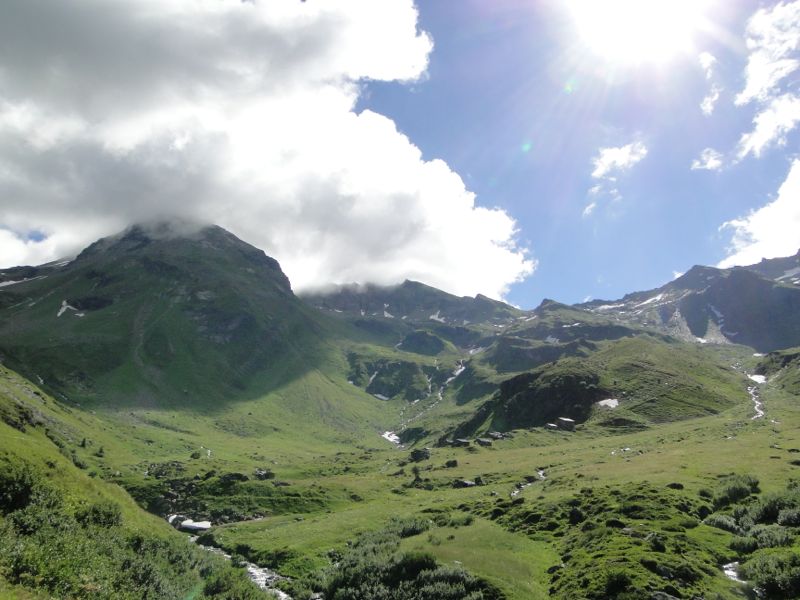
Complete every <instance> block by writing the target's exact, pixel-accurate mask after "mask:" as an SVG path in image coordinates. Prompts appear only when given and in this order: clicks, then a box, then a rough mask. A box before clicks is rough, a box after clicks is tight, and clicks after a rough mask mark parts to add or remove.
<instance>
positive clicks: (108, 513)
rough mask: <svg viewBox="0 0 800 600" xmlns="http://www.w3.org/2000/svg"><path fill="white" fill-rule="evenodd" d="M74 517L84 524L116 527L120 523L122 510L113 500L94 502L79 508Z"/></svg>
mask: <svg viewBox="0 0 800 600" xmlns="http://www.w3.org/2000/svg"><path fill="white" fill-rule="evenodd" d="M75 519H76V520H77V521H78V523H80V524H81V525H84V526H90V525H97V526H99V527H116V526H117V525H120V524H121V523H122V510H121V509H120V507H119V505H118V504H115V503H114V502H108V501H105V502H96V503H95V504H90V505H89V506H87V507H85V508H81V509H79V510H78V511H77V512H76V513H75Z"/></svg>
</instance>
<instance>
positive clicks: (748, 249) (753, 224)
mask: <svg viewBox="0 0 800 600" xmlns="http://www.w3.org/2000/svg"><path fill="white" fill-rule="evenodd" d="M721 229H722V230H730V231H732V234H733V236H732V240H731V246H730V248H729V254H728V256H727V257H726V258H725V259H724V260H723V261H722V262H720V263H719V266H720V267H723V268H725V267H732V266H734V265H750V264H754V263H757V262H759V261H760V260H761V259H762V258H775V257H779V256H791V255H793V254H795V253H796V252H797V250H798V248H800V160H795V161H794V162H793V163H792V165H791V168H790V170H789V174H788V176H787V177H786V180H785V181H784V182H783V184H782V185H781V187H780V189H779V190H778V195H777V197H776V198H775V199H774V200H773V201H772V202H770V203H768V204H766V205H765V206H762V207H761V208H759V209H757V210H755V211H753V212H751V213H750V214H748V215H747V216H744V217H741V218H739V219H735V220H733V221H728V222H727V223H724V224H723V225H722V227H721Z"/></svg>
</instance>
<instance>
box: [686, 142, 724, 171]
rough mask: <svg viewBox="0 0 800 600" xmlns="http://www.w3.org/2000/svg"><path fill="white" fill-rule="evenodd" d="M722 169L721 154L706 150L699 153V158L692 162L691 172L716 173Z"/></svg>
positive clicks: (710, 149)
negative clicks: (704, 171)
mask: <svg viewBox="0 0 800 600" xmlns="http://www.w3.org/2000/svg"><path fill="white" fill-rule="evenodd" d="M721 168H722V154H720V153H719V152H717V151H716V150H714V149H713V148H706V149H705V150H703V151H702V152H701V153H700V158H696V159H694V160H693V161H692V170H693V171H696V170H706V171H718V170H719V169H721Z"/></svg>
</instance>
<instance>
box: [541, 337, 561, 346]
mask: <svg viewBox="0 0 800 600" xmlns="http://www.w3.org/2000/svg"><path fill="white" fill-rule="evenodd" d="M544 341H545V342H547V343H548V344H557V343H558V341H559V340H558V338H557V337H553V336H552V335H548V336H547V337H546V338H544Z"/></svg>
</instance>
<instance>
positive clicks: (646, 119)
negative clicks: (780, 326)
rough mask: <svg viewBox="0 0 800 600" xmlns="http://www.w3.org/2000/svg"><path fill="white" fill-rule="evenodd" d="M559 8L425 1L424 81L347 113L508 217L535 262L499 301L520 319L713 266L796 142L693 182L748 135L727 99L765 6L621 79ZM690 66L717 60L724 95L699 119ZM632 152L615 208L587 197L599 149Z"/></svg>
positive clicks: (701, 86)
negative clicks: (699, 166)
mask: <svg viewBox="0 0 800 600" xmlns="http://www.w3.org/2000/svg"><path fill="white" fill-rule="evenodd" d="M564 4H565V3H563V2H521V1H518V0H501V1H496V2H495V1H493V2H482V1H479V0H465V1H462V2H459V3H458V9H457V10H454V3H453V2H449V1H447V0H424V1H422V2H420V3H419V5H418V6H419V11H420V24H421V27H422V28H423V29H424V30H426V31H428V32H430V33H431V35H432V37H433V40H434V50H433V53H432V54H431V57H430V64H429V67H428V77H427V78H426V79H425V80H423V81H421V82H417V83H414V84H412V85H407V84H403V83H399V82H386V83H384V82H378V83H370V84H368V85H367V93H366V94H364V95H363V96H362V98H361V100H360V105H359V106H360V107H362V108H369V109H371V110H374V111H376V112H379V113H382V114H385V115H387V116H389V117H391V118H392V119H394V121H395V122H396V123H397V125H398V127H399V129H400V130H401V131H402V132H403V133H405V134H406V135H408V136H409V137H410V138H411V139H412V140H413V141H414V143H415V144H416V145H417V146H419V148H420V149H421V150H422V152H423V154H424V156H425V157H426V158H434V157H441V158H443V159H445V160H446V161H447V162H448V164H449V165H450V166H451V167H452V168H453V169H454V170H455V171H456V172H458V173H459V174H461V175H462V176H463V177H464V179H465V181H466V183H467V185H468V186H469V188H470V189H471V190H473V191H474V192H476V194H477V200H478V202H479V203H482V204H485V205H487V206H499V207H501V208H503V209H505V210H506V211H507V212H508V213H509V214H510V215H511V216H513V218H514V219H516V221H517V225H518V228H519V238H520V240H521V241H522V243H523V244H524V245H525V246H527V247H528V248H529V249H530V251H531V253H532V255H533V256H534V257H535V258H536V259H537V260H538V267H537V269H536V271H535V272H534V273H533V274H532V275H531V276H529V277H528V278H527V279H525V280H524V281H523V282H520V283H517V284H515V285H514V286H513V287H512V288H511V291H510V292H509V294H508V296H507V298H508V300H509V301H511V302H513V303H515V304H518V305H521V306H525V307H531V306H534V305H536V304H537V303H538V302H539V301H540V300H541V298H542V297H545V296H546V297H551V298H555V299H558V300H561V301H565V302H579V301H581V300H583V299H584V298H586V297H589V296H591V297H593V298H617V297H620V296H622V295H623V294H624V293H626V292H630V291H635V290H641V289H648V288H651V287H656V286H658V285H661V284H662V283H664V282H666V281H668V280H670V279H671V278H672V277H673V274H674V272H681V271H685V270H686V269H687V268H689V267H690V266H692V265H693V264H711V265H714V264H717V263H719V262H720V261H722V260H723V259H724V258H725V257H726V256H727V255H728V254H729V251H728V248H729V246H730V244H731V234H730V232H729V231H720V229H719V228H720V226H721V225H722V224H723V223H725V222H728V221H731V220H733V219H736V218H738V217H741V216H743V215H746V214H747V213H748V212H749V211H750V210H752V209H757V208H759V207H761V206H763V205H765V204H766V203H767V202H768V200H769V199H771V198H773V197H774V196H775V194H776V192H777V190H778V189H779V187H780V185H781V183H782V182H783V181H784V179H786V177H787V173H788V171H789V168H790V166H791V160H792V158H793V157H795V156H797V149H798V139H800V138H798V135H797V132H796V131H795V132H792V133H791V134H790V135H789V136H788V137H787V140H786V143H785V145H784V146H782V147H780V146H779V147H771V148H769V149H767V150H766V151H764V153H763V154H762V156H760V157H759V158H754V157H753V156H748V157H747V158H745V159H743V160H742V161H740V162H739V163H738V164H735V165H729V166H726V167H724V168H722V169H721V170H692V169H691V168H690V167H691V164H692V161H693V160H695V159H697V158H698V156H699V155H700V153H701V152H702V151H703V150H704V149H705V148H709V147H710V148H718V149H719V150H720V151H721V152H723V153H725V152H728V151H730V150H731V149H733V148H734V147H735V146H736V145H737V142H738V141H739V138H740V136H741V135H742V134H743V133H744V132H746V131H748V130H749V129H751V128H752V120H753V118H754V116H755V115H756V114H757V112H758V111H759V107H757V106H735V105H734V99H735V96H736V94H737V93H739V92H740V91H741V90H742V89H743V87H744V85H745V65H746V64H747V59H748V51H747V48H746V45H745V32H746V27H747V21H748V19H749V18H750V17H751V16H752V15H753V14H754V13H755V11H756V9H758V8H759V6H762V5H763V6H765V7H767V8H769V7H770V3H761V4H759V3H756V2H717V3H715V5H714V6H712V7H711V10H709V13H708V17H709V20H710V21H711V22H712V23H713V26H714V28H713V31H699V32H695V36H694V40H695V47H694V48H693V50H692V51H689V52H683V53H678V54H676V55H675V56H673V57H671V59H670V60H668V61H666V62H663V63H660V64H658V63H655V64H654V63H652V62H647V61H645V62H642V63H641V64H638V65H633V66H631V65H620V64H616V63H614V61H613V60H611V61H609V60H606V59H605V58H604V57H603V56H602V55H599V54H597V53H594V52H592V50H591V49H587V48H586V47H585V46H584V45H583V44H582V43H581V40H580V39H579V38H578V35H577V32H576V30H575V24H574V23H573V22H572V21H571V15H570V14H569V12H568V11H567V10H565V9H564ZM773 4H774V3H773ZM630 26H631V27H635V26H636V24H635V23H632V24H631V25H630ZM701 52H706V53H710V54H711V55H712V56H714V57H715V59H716V64H715V66H714V74H713V77H714V82H715V83H716V84H717V85H719V86H720V87H721V88H722V91H721V92H720V97H719V100H718V101H717V103H716V106H715V109H714V111H713V113H712V114H711V115H704V114H703V112H702V110H701V108H700V104H701V102H702V100H703V98H704V97H705V96H706V95H707V94H708V93H709V86H710V83H709V80H708V79H707V77H706V74H705V71H704V69H703V67H702V65H701V62H700V60H699V58H698V56H699V54H700V53H701ZM796 77H797V75H796V74H795V80H796ZM795 89H796V88H795ZM636 141H638V142H640V143H641V144H643V145H644V146H645V147H646V149H647V154H646V156H645V157H644V158H643V159H641V161H640V162H638V163H637V164H635V165H634V166H632V167H631V168H630V169H629V170H628V171H626V172H624V173H620V174H619V177H618V181H617V185H616V188H617V190H618V191H619V196H621V198H620V199H618V200H614V199H612V198H611V197H609V196H608V195H607V194H605V195H602V196H600V197H593V196H591V194H589V192H588V191H589V190H590V189H591V188H592V187H593V186H595V185H596V184H597V183H598V182H597V180H596V179H593V178H592V177H591V173H592V171H593V169H594V167H593V162H592V161H593V159H594V158H595V157H596V156H597V155H598V151H599V149H600V148H604V147H622V146H625V145H627V144H630V143H633V142H636ZM592 201H595V202H596V204H597V206H596V207H595V209H594V210H593V211H592V212H591V214H589V215H587V216H583V215H582V213H583V211H584V209H585V208H586V206H587V205H588V204H589V203H590V202H592ZM797 202H798V203H800V198H797Z"/></svg>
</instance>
